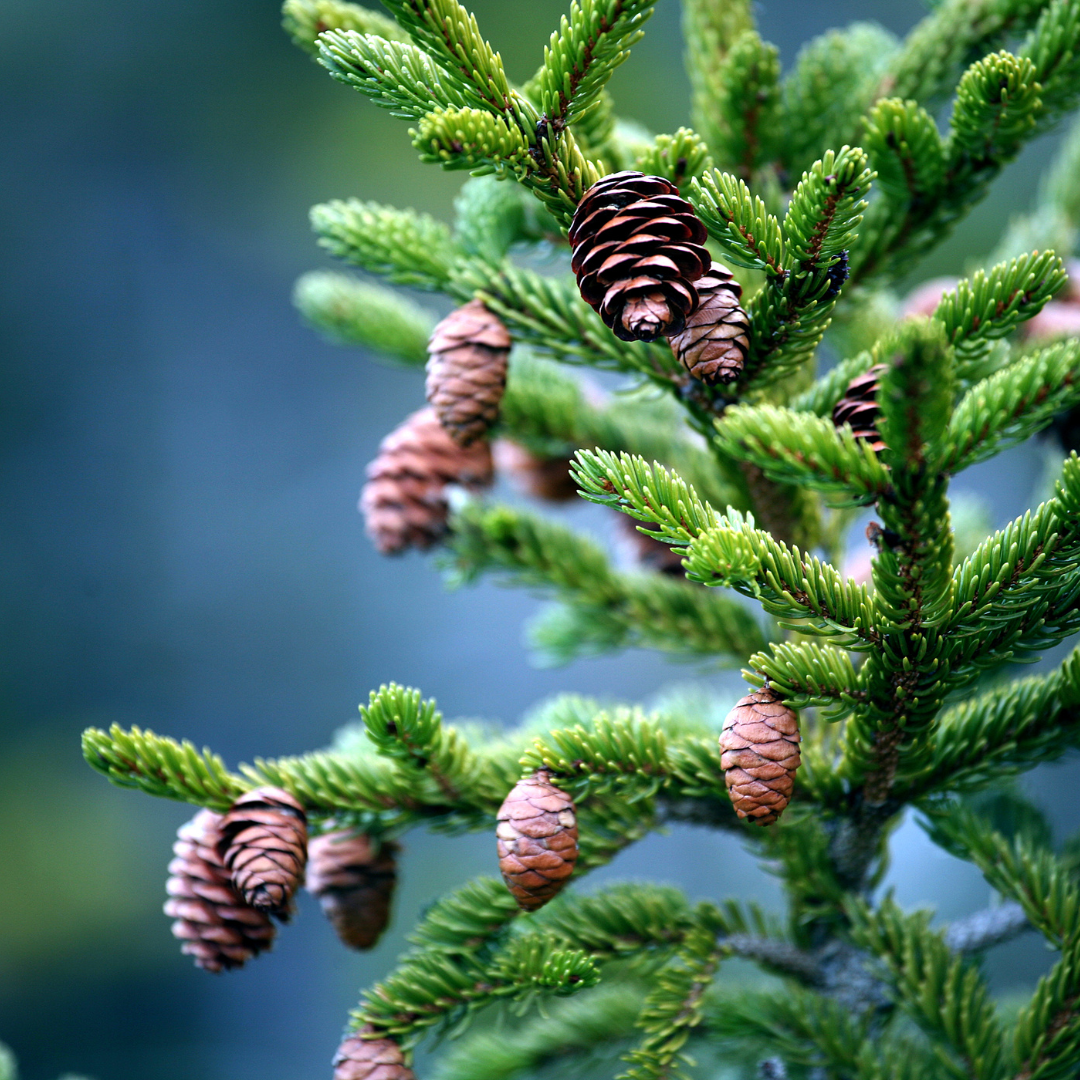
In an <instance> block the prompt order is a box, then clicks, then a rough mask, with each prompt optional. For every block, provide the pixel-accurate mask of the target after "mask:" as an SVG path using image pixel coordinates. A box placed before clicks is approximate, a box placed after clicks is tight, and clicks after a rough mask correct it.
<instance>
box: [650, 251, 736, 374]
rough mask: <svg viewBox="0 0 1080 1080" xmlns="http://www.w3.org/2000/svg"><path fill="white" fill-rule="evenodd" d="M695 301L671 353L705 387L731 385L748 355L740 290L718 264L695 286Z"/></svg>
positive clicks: (674, 336)
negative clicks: (697, 299) (720, 384)
mask: <svg viewBox="0 0 1080 1080" xmlns="http://www.w3.org/2000/svg"><path fill="white" fill-rule="evenodd" d="M695 288H696V289H697V291H698V296H699V301H698V304H697V306H696V307H695V308H694V309H693V310H692V311H691V312H690V314H689V315H688V316H687V318H686V322H685V325H684V326H683V328H682V329H681V330H680V331H678V332H677V333H673V334H670V335H669V336H668V341H669V343H670V345H671V351H672V352H673V353H674V354H675V356H676V357H678V359H679V361H680V362H681V363H682V365H683V366H684V367H685V368H686V369H687V371H689V373H690V374H691V375H692V376H693V377H694V378H695V379H700V380H701V381H702V382H703V383H705V384H706V386H715V385H716V384H717V383H731V382H734V381H735V380H736V379H737V378H738V377H739V375H740V374H741V373H742V370H743V367H744V366H745V365H746V357H747V355H748V354H749V352H750V317H749V315H747V313H746V312H745V311H744V310H743V308H742V307H740V305H739V297H740V296H741V295H742V288H741V286H740V285H739V283H738V282H737V281H735V279H734V278H733V277H732V275H731V274H730V273H729V272H728V271H727V270H726V269H725V268H724V267H722V266H720V265H719V264H718V263H713V264H712V268H711V269H710V270H709V272H708V273H706V274H705V275H704V276H703V277H701V278H699V279H698V281H697V282H696V283H695Z"/></svg>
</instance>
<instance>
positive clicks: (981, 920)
mask: <svg viewBox="0 0 1080 1080" xmlns="http://www.w3.org/2000/svg"><path fill="white" fill-rule="evenodd" d="M1030 929H1031V923H1029V922H1028V917H1027V915H1026V914H1025V913H1024V909H1023V907H1021V905H1020V904H1018V903H1016V902H1015V901H1006V902H1005V903H1002V904H997V905H996V906H994V907H989V908H984V909H983V910H982V911H976V912H973V913H972V914H971V915H965V916H964V917H963V918H962V919H957V920H955V921H954V922H951V923H949V925H948V927H947V928H946V930H945V944H946V945H947V946H948V947H949V948H950V949H952V951H953V952H955V953H960V955H961V956H967V955H970V954H972V953H979V952H983V951H985V950H986V949H992V948H993V947H994V946H995V945H1001V944H1003V943H1004V942H1006V941H1012V939H1013V938H1014V937H1017V936H1018V935H1019V934H1022V933H1023V932H1024V931H1025V930H1030Z"/></svg>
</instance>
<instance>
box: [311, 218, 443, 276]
mask: <svg viewBox="0 0 1080 1080" xmlns="http://www.w3.org/2000/svg"><path fill="white" fill-rule="evenodd" d="M311 226H312V228H313V229H314V230H315V233H316V235H318V237H319V246H320V247H323V248H325V249H326V250H327V251H328V252H330V254H331V255H334V256H336V257H337V258H339V259H344V260H345V261H346V262H349V263H352V264H353V265H354V266H359V267H361V268H362V269H364V270H367V271H368V272H369V273H372V274H380V275H381V276H383V277H385V278H386V279H387V280H388V281H391V282H393V283H394V284H395V285H413V286H415V287H416V288H419V289H429V290H440V289H444V288H445V287H446V285H447V284H448V282H449V281H450V274H451V267H452V265H453V263H454V260H455V256H456V252H455V250H454V243H453V241H452V240H451V238H450V230H449V229H448V228H447V227H446V226H445V225H443V224H442V222H438V221H435V219H434V218H431V217H428V215H427V214H417V213H416V212H414V211H412V210H395V209H393V208H392V207H389V206H380V205H379V204H378V203H374V202H361V201H360V200H359V199H349V200H347V201H340V200H336V201H334V202H329V203H323V204H321V205H319V206H316V207H314V208H313V209H312V211H311Z"/></svg>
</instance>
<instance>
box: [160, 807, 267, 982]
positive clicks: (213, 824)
mask: <svg viewBox="0 0 1080 1080" xmlns="http://www.w3.org/2000/svg"><path fill="white" fill-rule="evenodd" d="M221 821H222V818H221V817H220V816H219V815H218V814H215V813H213V812H211V811H210V810H200V811H199V813H198V814H196V815H195V817H194V818H192V820H191V821H189V822H187V823H186V824H184V825H182V826H181V827H180V829H179V830H178V832H177V839H176V843H175V844H174V845H173V851H174V852H175V853H176V857H175V858H174V859H173V860H172V861H171V862H170V863H169V874H170V877H169V880H168V881H167V882H166V885H165V891H166V893H167V895H168V897H169V898H168V900H166V901H165V907H164V910H165V914H166V915H168V916H169V917H170V918H172V919H175V920H176V921H175V922H174V923H173V925H172V933H173V936H174V937H175V938H178V939H179V940H180V941H182V942H183V945H182V946H181V952H183V953H184V954H185V955H187V956H191V957H193V958H194V960H195V963H196V965H197V966H198V967H201V968H205V969H206V970H207V971H213V972H219V971H223V970H226V969H228V968H237V967H241V966H242V965H243V964H244V963H246V962H247V961H248V960H250V959H251V958H252V957H253V956H256V955H258V954H259V953H260V952H262V951H264V950H265V949H268V948H269V947H270V945H271V943H272V942H273V939H274V935H275V930H274V924H273V923H272V922H271V921H270V917H269V915H268V914H267V913H266V912H265V911H259V910H256V909H255V908H252V907H248V906H247V905H245V904H244V902H243V900H242V898H241V897H240V895H239V894H238V893H237V891H236V889H235V887H234V886H233V884H232V881H231V879H230V876H229V871H228V868H227V867H226V866H225V864H224V862H223V861H222V859H221V857H220V855H219V854H218V844H219V843H220V840H221V833H220V824H221Z"/></svg>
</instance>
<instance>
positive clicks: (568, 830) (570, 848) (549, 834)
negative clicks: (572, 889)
mask: <svg viewBox="0 0 1080 1080" xmlns="http://www.w3.org/2000/svg"><path fill="white" fill-rule="evenodd" d="M495 835H496V837H497V839H498V849H499V869H500V870H501V871H502V876H503V880H504V881H505V882H506V887H507V888H508V889H509V890H510V892H511V894H512V895H513V897H514V899H515V900H516V901H517V902H518V906H519V907H522V908H524V909H525V910H526V911H535V910H536V909H537V908H539V907H543V906H544V904H546V903H547V902H548V901H549V900H551V899H552V898H553V897H554V896H556V895H557V894H558V893H559V892H560V891H561V890H562V887H563V886H564V885H565V884H566V882H567V879H568V878H569V877H570V875H571V874H572V873H573V872H574V863H575V862H577V857H578V829H577V816H576V814H575V813H574V804H573V802H572V801H571V799H570V796H569V795H567V794H566V792H564V791H560V790H559V789H558V788H557V787H555V785H554V784H552V783H551V776H550V773H548V772H547V770H546V769H540V770H538V771H537V772H536V773H535V774H534V775H532V776H526V777H525V778H524V779H523V780H519V781H518V782H517V784H515V785H514V788H513V790H512V791H511V792H510V794H509V795H507V796H506V799H505V801H504V802H503V804H502V806H501V807H500V808H499V813H498V826H497V828H496V830H495Z"/></svg>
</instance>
